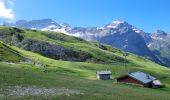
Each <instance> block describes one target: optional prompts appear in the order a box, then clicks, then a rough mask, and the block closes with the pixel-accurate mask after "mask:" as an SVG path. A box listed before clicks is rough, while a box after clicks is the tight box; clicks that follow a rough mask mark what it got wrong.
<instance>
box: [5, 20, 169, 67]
mask: <svg viewBox="0 0 170 100" xmlns="http://www.w3.org/2000/svg"><path fill="white" fill-rule="evenodd" d="M4 26H14V27H18V28H28V29H36V30H42V31H53V32H59V33H64V34H67V35H71V36H76V37H79V38H82V39H85V40H87V41H98V42H100V43H103V44H108V45H110V46H112V47H116V48H118V49H121V50H124V51H126V52H130V53H134V54H137V55H140V56H143V57H145V58H147V59H150V60H152V61H154V62H156V63H158V64H161V65H166V66H170V64H167V63H166V62H165V61H163V60H162V58H164V57H162V56H161V57H160V56H158V54H155V52H153V50H150V49H151V48H150V47H149V46H150V44H151V42H153V36H151V34H150V33H146V32H144V31H142V30H140V29H138V28H136V27H135V26H132V25H130V24H129V23H127V22H126V21H123V20H116V21H113V22H111V23H109V24H107V25H104V26H103V27H72V26H70V25H69V24H67V23H63V24H58V23H56V22H55V21H53V20H51V19H42V20H32V21H23V20H21V21H17V22H16V23H15V24H8V23H5V24H4ZM158 52H159V51H158Z"/></svg>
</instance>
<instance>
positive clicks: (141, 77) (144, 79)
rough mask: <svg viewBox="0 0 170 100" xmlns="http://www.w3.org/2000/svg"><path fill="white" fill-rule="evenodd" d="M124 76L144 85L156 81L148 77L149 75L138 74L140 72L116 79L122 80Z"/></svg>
mask: <svg viewBox="0 0 170 100" xmlns="http://www.w3.org/2000/svg"><path fill="white" fill-rule="evenodd" d="M125 76H129V77H131V78H133V79H136V80H138V81H140V82H142V83H144V84H146V83H149V82H152V81H154V80H156V78H155V77H153V76H151V75H149V74H146V73H143V72H140V71H137V72H133V73H130V74H127V75H124V76H122V77H119V78H117V79H120V78H123V77H125Z"/></svg>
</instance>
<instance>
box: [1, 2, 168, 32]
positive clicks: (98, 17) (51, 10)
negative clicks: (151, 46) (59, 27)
mask: <svg viewBox="0 0 170 100" xmlns="http://www.w3.org/2000/svg"><path fill="white" fill-rule="evenodd" d="M7 1H11V2H13V4H9V2H6V3H5V7H6V8H7V9H8V10H9V9H11V14H12V15H14V18H4V17H3V18H2V17H1V16H0V22H1V23H2V22H3V21H4V20H5V19H10V20H12V21H16V20H19V19H26V20H32V19H43V18H51V19H53V20H55V21H56V22H58V23H61V22H66V23H69V24H70V25H72V26H85V27H87V26H102V25H105V24H108V23H110V22H112V21H114V20H117V19H121V20H125V21H127V22H128V23H130V24H132V25H134V26H136V27H138V28H140V29H142V30H144V31H145V32H154V31H156V30H157V29H161V30H164V31H167V32H170V0H7ZM0 2H4V0H0ZM11 17H12V16H11Z"/></svg>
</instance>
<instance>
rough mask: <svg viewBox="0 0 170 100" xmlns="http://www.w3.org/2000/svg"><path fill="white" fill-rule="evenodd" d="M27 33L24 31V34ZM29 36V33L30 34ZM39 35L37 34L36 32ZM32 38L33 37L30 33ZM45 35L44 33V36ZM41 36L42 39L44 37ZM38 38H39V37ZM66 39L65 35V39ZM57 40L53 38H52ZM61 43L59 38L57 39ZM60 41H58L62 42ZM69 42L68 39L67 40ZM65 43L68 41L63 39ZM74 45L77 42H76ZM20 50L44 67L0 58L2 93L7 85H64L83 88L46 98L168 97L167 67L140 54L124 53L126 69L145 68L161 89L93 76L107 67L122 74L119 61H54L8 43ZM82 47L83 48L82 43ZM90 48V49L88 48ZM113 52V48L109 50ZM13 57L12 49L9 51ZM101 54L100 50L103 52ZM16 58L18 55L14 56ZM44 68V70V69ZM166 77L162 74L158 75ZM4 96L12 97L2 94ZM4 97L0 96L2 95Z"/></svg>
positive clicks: (161, 99) (145, 99) (163, 99)
mask: <svg viewBox="0 0 170 100" xmlns="http://www.w3.org/2000/svg"><path fill="white" fill-rule="evenodd" d="M27 36H28V35H27ZM31 36H32V35H31ZM39 36H41V35H39ZM30 38H33V37H30ZM45 38H46V37H45ZM45 38H43V39H45ZM39 39H40V38H39ZM67 40H68V39H67ZM51 41H54V40H51ZM54 42H57V41H54ZM59 43H61V41H59ZM63 44H64V43H62V45H63ZM70 44H71V43H70ZM65 45H68V43H66V42H65ZM74 45H78V46H81V45H82V44H81V43H80V44H79V43H75V44H74ZM87 46H88V47H89V48H90V47H91V48H94V49H95V50H97V51H98V50H100V51H102V52H106V53H108V54H112V55H116V56H119V57H121V56H122V53H121V51H118V50H116V49H111V48H110V47H108V48H110V49H109V51H112V52H109V51H104V50H101V49H99V48H97V47H94V46H92V45H91V46H89V45H87ZM10 48H12V49H13V50H15V51H18V52H19V53H20V54H22V55H24V56H27V57H28V58H30V59H33V60H35V61H38V62H42V63H43V64H44V65H46V67H36V66H34V65H27V64H12V65H11V64H10V65H8V64H5V63H3V62H0V70H1V71H0V88H1V89H0V94H4V91H6V90H5V89H6V88H7V87H8V86H18V85H19V86H39V87H47V88H49V87H65V88H68V89H77V90H80V91H82V92H83V94H82V95H71V96H64V95H61V96H50V97H49V99H68V100H70V99H73V100H75V99H77V100H80V98H81V99H84V100H87V99H93V100H95V99H96V100H100V99H103V100H109V99H110V100H113V99H118V100H127V99H128V100H139V99H140V100H169V99H170V95H169V93H170V81H169V80H170V78H169V75H170V70H169V69H168V68H165V67H162V66H159V65H157V64H155V63H153V62H150V61H148V60H146V59H143V58H141V57H138V56H135V55H133V54H130V55H129V56H128V60H129V63H128V65H127V67H126V71H135V70H141V71H144V72H148V73H150V74H152V75H154V76H156V77H158V78H160V79H161V81H162V82H163V83H164V84H165V85H166V86H167V88H164V89H147V88H142V87H136V86H130V85H125V84H117V83H114V81H98V80H96V74H95V73H96V71H97V70H102V69H106V68H107V69H110V70H111V71H112V72H113V75H112V77H113V78H114V77H117V76H119V75H122V74H124V72H125V68H124V67H123V64H122V63H114V64H107V65H106V64H97V63H88V62H69V61H57V60H53V59H50V58H46V57H43V56H41V55H39V54H35V53H32V52H28V51H24V50H21V49H19V48H17V47H14V46H10ZM84 49H87V47H85V48H84ZM91 50H92V49H91ZM113 52H116V53H114V54H113ZM11 56H13V57H14V58H15V53H12V55H11ZM103 56H104V54H103ZM17 59H18V58H17ZM44 69H46V70H48V73H44V72H43V71H44ZM162 77H166V78H162ZM0 98H2V97H1V95H0ZM5 98H6V99H14V98H15V97H13V96H10V97H5ZM5 98H4V99H5ZM20 98H21V99H40V100H41V99H46V98H45V97H43V96H41V97H38V96H27V97H20Z"/></svg>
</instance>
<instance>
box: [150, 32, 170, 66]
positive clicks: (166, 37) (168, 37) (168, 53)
mask: <svg viewBox="0 0 170 100" xmlns="http://www.w3.org/2000/svg"><path fill="white" fill-rule="evenodd" d="M151 38H152V41H150V42H148V47H149V48H150V50H152V51H153V52H154V54H155V55H156V56H157V57H158V58H159V59H160V60H161V61H162V62H163V63H164V64H165V65H166V66H170V34H168V33H166V32H164V31H162V30H158V31H157V32H155V33H152V34H151Z"/></svg>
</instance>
